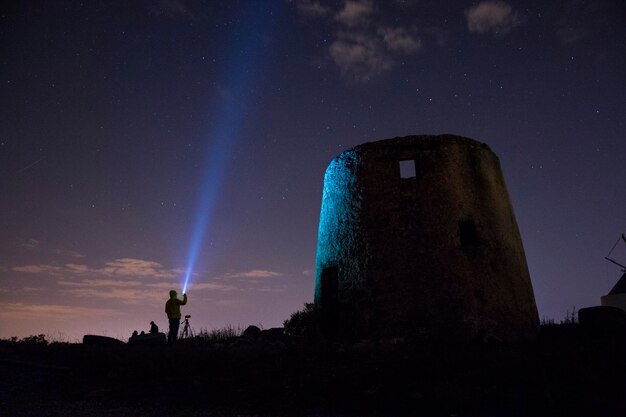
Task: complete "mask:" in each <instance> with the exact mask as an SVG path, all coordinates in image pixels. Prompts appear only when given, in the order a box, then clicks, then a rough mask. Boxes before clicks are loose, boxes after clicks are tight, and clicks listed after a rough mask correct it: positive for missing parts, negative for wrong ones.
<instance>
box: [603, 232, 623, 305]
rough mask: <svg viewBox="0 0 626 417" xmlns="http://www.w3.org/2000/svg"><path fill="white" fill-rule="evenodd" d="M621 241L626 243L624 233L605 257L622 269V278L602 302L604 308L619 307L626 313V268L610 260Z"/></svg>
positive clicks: (604, 296)
mask: <svg viewBox="0 0 626 417" xmlns="http://www.w3.org/2000/svg"><path fill="white" fill-rule="evenodd" d="M620 240H621V241H623V242H624V243H626V236H624V234H623V233H622V235H621V236H620V237H619V239H617V242H615V244H614V245H613V247H612V248H611V250H610V251H609V253H608V255H607V256H605V257H604V259H606V260H607V261H609V262H611V263H613V264H615V265H617V266H619V267H620V268H621V269H622V276H621V278H620V279H619V280H618V281H617V283H616V284H615V285H614V286H613V288H612V289H611V291H609V293H608V294H607V295H603V296H602V297H601V298H600V300H601V304H602V305H603V306H612V307H617V308H621V309H622V310H624V311H626V266H625V265H623V264H622V263H620V262H617V261H616V260H615V259H612V258H610V256H611V254H612V253H613V251H614V250H615V248H616V247H617V245H618V244H619V242H620Z"/></svg>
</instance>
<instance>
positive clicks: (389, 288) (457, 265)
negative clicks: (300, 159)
mask: <svg viewBox="0 0 626 417" xmlns="http://www.w3.org/2000/svg"><path fill="white" fill-rule="evenodd" d="M399 161H414V166H415V176H414V177H412V178H401V175H400V168H399ZM324 271H326V273H325V278H324ZM329 271H330V272H329ZM333 275H336V277H334V278H333ZM323 278H324V279H325V281H324V279H323ZM316 279H317V281H316V294H315V300H316V304H317V305H318V307H320V308H321V309H322V310H323V309H324V308H325V309H326V311H330V310H332V311H331V313H330V314H331V315H332V316H333V317H335V320H336V326H338V331H339V332H340V333H341V334H345V335H351V334H352V335H355V336H359V335H374V336H375V335H379V336H381V337H384V336H401V335H406V334H407V333H413V332H421V333H425V334H427V335H428V336H431V337H433V338H443V339H468V338H472V337H479V336H480V335H486V334H493V335H495V336H498V337H500V338H501V339H503V340H507V341H516V340H526V339H529V338H532V337H533V336H534V335H535V333H536V330H537V326H538V316H537V309H536V305H535V300H534V295H533V291H532V285H531V282H530V277H529V273H528V268H527V265H526V259H525V255H524V249H523V247H522V242H521V237H520V234H519V231H518V227H517V223H516V221H515V217H514V214H513V209H512V206H511V203H510V200H509V197H508V193H507V190H506V186H505V184H504V180H503V177H502V173H501V169H500V165H499V161H498V158H497V156H496V155H495V154H494V153H493V152H492V151H491V150H490V149H489V147H487V146H486V145H484V144H481V143H479V142H476V141H474V140H471V139H467V138H462V137H458V136H450V135H446V136H412V137H406V138H396V139H390V140H385V141H379V142H372V143H367V144H364V145H361V146H358V147H356V148H354V149H352V150H349V151H346V152H344V153H343V154H341V155H340V156H339V157H337V158H336V159H335V160H333V162H332V163H331V164H330V166H329V168H328V170H327V172H326V178H325V184H324V195H323V199H322V212H321V216H320V228H319V238H318V254H317V274H316ZM333 279H336V284H333ZM325 287H326V288H327V289H328V290H327V291H326V294H325Z"/></svg>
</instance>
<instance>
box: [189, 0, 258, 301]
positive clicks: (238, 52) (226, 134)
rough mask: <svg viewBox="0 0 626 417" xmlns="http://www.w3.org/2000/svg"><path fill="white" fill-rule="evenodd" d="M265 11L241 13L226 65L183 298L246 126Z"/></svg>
mask: <svg viewBox="0 0 626 417" xmlns="http://www.w3.org/2000/svg"><path fill="white" fill-rule="evenodd" d="M265 7H269V5H264V4H261V3H257V2H254V3H245V4H244V5H243V9H242V10H241V12H240V20H239V25H238V26H237V28H238V29H237V28H236V31H235V32H234V33H233V45H231V48H230V50H231V51H232V52H231V55H230V57H229V59H227V61H226V68H225V73H226V74H227V77H226V79H225V82H224V84H223V85H224V86H225V89H226V90H227V91H228V92H229V93H230V96H229V97H227V98H224V99H223V100H222V102H221V103H220V107H219V109H218V111H217V112H216V113H215V114H214V117H213V123H212V127H211V132H210V134H209V138H210V139H209V140H210V145H209V146H208V148H207V155H206V158H205V161H206V162H205V163H206V169H205V171H204V175H203V178H202V180H201V187H200V191H199V194H198V203H197V209H196V217H195V221H194V223H193V231H192V233H191V241H190V244H189V254H188V257H187V265H186V268H185V276H184V279H183V283H182V286H183V294H185V293H186V292H187V288H188V286H189V284H190V281H191V276H192V275H193V270H194V267H195V265H196V261H197V259H198V254H199V253H200V250H201V248H202V244H203V242H204V238H205V236H206V234H207V233H208V229H209V228H210V225H211V221H212V219H213V214H214V212H215V206H216V203H217V197H218V195H219V191H220V189H221V185H222V183H223V180H224V176H225V175H226V172H227V171H228V162H227V161H228V159H229V156H230V154H231V151H232V148H233V147H234V144H235V142H236V140H237V133H238V130H239V127H240V126H241V124H242V122H243V116H244V113H245V104H246V102H247V96H248V94H249V92H250V86H252V85H253V82H254V79H255V75H256V72H257V68H258V67H259V66H260V62H259V58H261V55H262V52H263V51H262V49H263V47H264V35H265V30H267V29H269V26H270V25H269V20H270V19H268V18H267V14H266V13H260V12H259V11H258V9H259V8H265ZM250 27H254V28H256V30H255V31H253V32H252V33H250V32H248V31H246V30H245V29H247V28H250ZM242 29H243V30H242Z"/></svg>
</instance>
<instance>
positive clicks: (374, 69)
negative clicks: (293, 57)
mask: <svg viewBox="0 0 626 417" xmlns="http://www.w3.org/2000/svg"><path fill="white" fill-rule="evenodd" d="M296 6H297V8H298V11H299V13H300V14H302V15H305V16H309V17H317V18H323V19H325V20H326V22H327V23H328V24H330V25H332V24H333V23H334V25H335V36H334V39H332V41H331V42H329V43H328V49H327V55H326V57H325V59H326V60H330V62H332V63H333V64H334V65H335V66H336V68H337V69H339V73H340V74H341V76H342V77H343V78H344V79H346V80H348V81H349V82H357V83H359V82H367V81H369V80H371V79H372V78H374V77H376V76H378V75H380V74H382V73H384V72H386V71H388V70H390V69H392V68H393V67H394V66H395V64H396V62H397V61H398V60H399V59H400V58H401V57H402V56H405V55H411V54H415V53H416V52H418V51H419V50H420V49H421V48H422V41H421V39H420V38H419V37H418V36H417V31H416V30H415V29H414V28H411V29H409V28H406V27H402V26H398V25H394V24H385V23H384V17H383V16H381V13H380V12H379V9H378V7H377V5H376V3H374V1H373V0H345V1H343V2H342V3H341V6H340V7H338V8H330V7H327V6H325V5H322V4H321V3H320V2H318V1H313V0H300V1H298V2H296ZM324 42H326V40H324ZM317 61H319V60H317Z"/></svg>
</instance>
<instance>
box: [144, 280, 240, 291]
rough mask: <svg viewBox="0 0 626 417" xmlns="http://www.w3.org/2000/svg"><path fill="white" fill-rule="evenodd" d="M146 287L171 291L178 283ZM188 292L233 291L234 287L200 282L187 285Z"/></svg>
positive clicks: (161, 283)
mask: <svg viewBox="0 0 626 417" xmlns="http://www.w3.org/2000/svg"><path fill="white" fill-rule="evenodd" d="M146 287H150V288H159V289H163V290H171V289H176V288H178V287H180V283H179V282H158V283H154V284H146ZM189 289H190V290H194V291H203V290H211V291H235V290H237V288H236V287H234V286H232V285H225V284H217V283H214V282H200V283H197V284H194V283H191V284H190V285H189Z"/></svg>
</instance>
